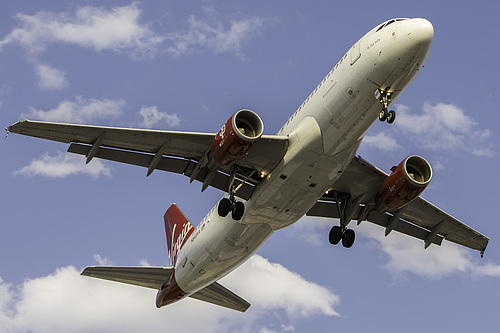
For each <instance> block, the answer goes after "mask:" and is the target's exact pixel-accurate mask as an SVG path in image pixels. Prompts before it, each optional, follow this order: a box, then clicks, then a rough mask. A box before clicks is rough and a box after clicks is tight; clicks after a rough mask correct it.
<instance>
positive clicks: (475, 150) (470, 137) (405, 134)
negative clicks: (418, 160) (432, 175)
mask: <svg viewBox="0 0 500 333" xmlns="http://www.w3.org/2000/svg"><path fill="white" fill-rule="evenodd" d="M395 109H396V110H397V117H396V122H395V123H394V125H392V126H391V127H390V128H389V129H388V130H384V131H382V132H380V133H378V134H376V135H372V136H366V137H365V138H364V140H363V146H370V147H375V148H378V149H380V150H385V151H395V150H396V151H398V150H403V149H404V148H403V146H404V147H407V146H408V147H409V148H411V146H413V147H416V148H419V149H422V148H423V149H428V150H434V151H439V150H441V151H442V150H447V151H449V150H455V151H459V152H469V153H471V154H473V155H476V156H486V157H491V156H493V151H492V143H491V141H490V138H491V131H490V130H489V129H484V130H481V129H477V127H478V126H479V124H478V123H477V122H476V121H475V120H474V119H472V118H471V117H470V116H468V115H466V112H465V111H464V110H463V109H461V108H460V107H458V106H456V105H453V104H445V103H437V104H435V105H431V104H429V103H424V106H423V108H422V111H423V113H416V112H413V111H412V110H411V108H410V107H408V106H406V105H403V104H398V105H396V106H395Z"/></svg>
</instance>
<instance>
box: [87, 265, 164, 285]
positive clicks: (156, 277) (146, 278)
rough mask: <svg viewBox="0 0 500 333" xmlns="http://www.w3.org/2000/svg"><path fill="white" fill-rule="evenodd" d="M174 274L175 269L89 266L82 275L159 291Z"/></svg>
mask: <svg viewBox="0 0 500 333" xmlns="http://www.w3.org/2000/svg"><path fill="white" fill-rule="evenodd" d="M173 272H174V269H173V267H108V266H89V267H87V268H85V270H84V271H83V272H82V273H81V275H84V276H89V277H93V278H97V279H103V280H109V281H115V282H121V283H126V284H131V285H134V286H139V287H145V288H151V289H155V290H159V289H161V287H162V286H163V285H165V284H169V283H170V281H171V279H172V275H173Z"/></svg>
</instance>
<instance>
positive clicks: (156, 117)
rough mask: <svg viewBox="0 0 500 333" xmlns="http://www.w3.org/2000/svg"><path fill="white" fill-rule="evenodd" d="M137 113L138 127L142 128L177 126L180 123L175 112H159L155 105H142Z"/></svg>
mask: <svg viewBox="0 0 500 333" xmlns="http://www.w3.org/2000/svg"><path fill="white" fill-rule="evenodd" d="M138 115H139V117H140V118H141V121H140V123H139V127H142V128H156V129H160V128H162V127H164V126H165V127H177V126H179V125H180V123H181V120H180V119H179V117H178V116H177V114H176V113H172V114H170V113H167V112H160V111H159V110H158V107H157V106H143V107H142V108H141V110H140V111H139V112H138Z"/></svg>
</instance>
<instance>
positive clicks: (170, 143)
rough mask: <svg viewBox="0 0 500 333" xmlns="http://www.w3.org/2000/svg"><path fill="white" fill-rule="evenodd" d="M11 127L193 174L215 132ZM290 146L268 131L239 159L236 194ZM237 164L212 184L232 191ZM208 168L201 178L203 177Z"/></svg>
mask: <svg viewBox="0 0 500 333" xmlns="http://www.w3.org/2000/svg"><path fill="white" fill-rule="evenodd" d="M6 130H7V132H12V133H18V134H22V135H27V136H33V137H37V138H41V139H47V140H53V141H58V142H62V143H69V144H70V146H69V148H68V152H71V153H75V154H80V155H85V156H86V157H87V163H88V162H90V161H91V160H92V159H93V158H94V157H98V158H102V159H108V160H111V161H116V162H121V163H127V164H132V165H137V166H142V167H146V168H148V175H149V174H151V172H153V170H155V169H158V170H164V171H169V172H174V173H180V174H184V175H186V176H188V177H190V176H191V173H192V172H193V170H194V168H195V165H196V164H197V163H198V162H200V160H201V159H202V158H203V157H204V155H205V154H207V152H208V150H209V148H210V145H211V144H212V142H213V141H214V138H215V134H211V133H192V132H177V131H160V130H148V129H134V128H117V127H104V126H88V125H77V124H64V123H53V122H42V121H32V120H22V121H19V122H17V123H15V124H13V125H12V126H9V127H7V128H6ZM287 147H288V139H287V138H286V137H279V136H272V135H263V136H262V137H261V139H260V140H259V141H258V142H257V143H256V144H255V146H254V147H252V149H251V150H250V152H249V153H248V155H246V156H245V157H243V158H242V159H241V160H239V161H238V162H237V163H236V167H237V168H236V174H235V175H236V178H238V179H240V181H241V184H242V186H241V187H240V188H239V190H238V192H237V193H236V195H237V196H238V197H241V198H242V199H245V200H248V199H249V198H250V196H251V194H252V192H253V189H254V187H255V185H256V184H257V183H258V182H259V174H260V173H261V172H263V173H269V172H270V171H271V170H272V169H274V168H275V167H276V165H277V164H278V163H279V161H280V160H281V158H282V157H283V155H284V154H285V152H286V149H287ZM232 172H233V166H224V167H222V168H221V169H219V170H218V171H217V173H216V175H215V176H214V178H213V180H212V181H211V183H210V185H211V186H213V187H215V188H218V189H220V190H223V191H227V190H228V188H229V183H230V178H231V177H230V175H231V173H232ZM205 175H206V171H203V172H200V173H198V174H197V176H196V177H195V179H196V180H199V181H203V179H205Z"/></svg>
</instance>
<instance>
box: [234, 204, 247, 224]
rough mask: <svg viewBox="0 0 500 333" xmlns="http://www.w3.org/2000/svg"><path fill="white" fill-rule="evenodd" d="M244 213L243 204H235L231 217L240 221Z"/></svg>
mask: <svg viewBox="0 0 500 333" xmlns="http://www.w3.org/2000/svg"><path fill="white" fill-rule="evenodd" d="M244 212H245V205H244V204H243V202H241V201H238V202H235V204H234V205H233V208H232V213H231V217H232V218H233V220H235V221H239V220H241V218H242V217H243V213H244Z"/></svg>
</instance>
